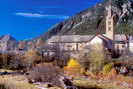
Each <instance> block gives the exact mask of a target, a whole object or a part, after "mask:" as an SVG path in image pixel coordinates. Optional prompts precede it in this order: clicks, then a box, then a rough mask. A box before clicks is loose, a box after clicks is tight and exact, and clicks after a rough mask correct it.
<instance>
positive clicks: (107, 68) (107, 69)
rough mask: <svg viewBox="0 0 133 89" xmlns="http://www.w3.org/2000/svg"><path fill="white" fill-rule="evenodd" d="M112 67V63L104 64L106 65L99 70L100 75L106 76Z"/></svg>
mask: <svg viewBox="0 0 133 89" xmlns="http://www.w3.org/2000/svg"><path fill="white" fill-rule="evenodd" d="M113 66H114V63H109V64H106V65H105V66H104V67H103V69H102V70H101V73H102V74H103V75H107V74H108V73H109V72H110V71H111V69H112V68H113Z"/></svg>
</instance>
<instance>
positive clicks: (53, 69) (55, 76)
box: [25, 64, 62, 87]
mask: <svg viewBox="0 0 133 89" xmlns="http://www.w3.org/2000/svg"><path fill="white" fill-rule="evenodd" d="M61 75H62V72H61V69H60V68H59V67H57V66H54V65H52V64H40V65H37V66H35V67H33V69H32V70H30V71H28V72H27V73H26V74H25V77H26V78H27V79H28V81H29V83H33V82H48V83H52V85H55V86H58V87H62V86H61V83H60V80H59V78H60V76H61Z"/></svg>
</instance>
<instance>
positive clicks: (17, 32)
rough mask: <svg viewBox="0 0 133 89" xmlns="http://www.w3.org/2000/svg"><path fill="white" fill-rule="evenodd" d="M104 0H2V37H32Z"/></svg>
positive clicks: (0, 12)
mask: <svg viewBox="0 0 133 89" xmlns="http://www.w3.org/2000/svg"><path fill="white" fill-rule="evenodd" d="M100 1H102V0H0V36H2V35H5V34H9V35H12V36H13V37H14V38H16V39H17V40H24V39H31V38H34V37H36V36H38V35H40V34H42V33H44V32H46V31H47V30H48V29H49V28H50V27H51V26H53V25H54V24H56V23H58V22H60V21H63V20H65V19H67V18H69V17H71V16H73V15H75V14H76V13H78V12H79V11H81V10H83V9H85V8H89V7H91V6H93V5H95V4H96V3H98V2H100Z"/></svg>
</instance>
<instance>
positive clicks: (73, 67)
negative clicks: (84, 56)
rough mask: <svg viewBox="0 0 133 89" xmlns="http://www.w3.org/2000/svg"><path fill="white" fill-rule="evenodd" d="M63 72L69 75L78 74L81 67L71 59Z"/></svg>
mask: <svg viewBox="0 0 133 89" xmlns="http://www.w3.org/2000/svg"><path fill="white" fill-rule="evenodd" d="M63 69H64V72H66V71H67V72H69V73H80V70H81V66H80V64H79V63H78V61H76V60H75V59H73V58H71V59H70V60H69V61H68V63H67V66H66V67H64V68H63Z"/></svg>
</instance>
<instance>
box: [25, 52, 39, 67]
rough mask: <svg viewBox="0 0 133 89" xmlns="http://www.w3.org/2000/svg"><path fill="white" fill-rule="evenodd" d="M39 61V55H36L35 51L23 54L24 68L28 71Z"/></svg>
mask: <svg viewBox="0 0 133 89" xmlns="http://www.w3.org/2000/svg"><path fill="white" fill-rule="evenodd" d="M40 59H41V57H40V55H39V54H37V52H36V51H35V50H33V49H30V50H28V52H27V53H25V54H24V60H23V61H24V66H25V67H27V68H28V69H29V68H31V67H33V66H34V65H35V64H36V63H37V61H39V60H40Z"/></svg>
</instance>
